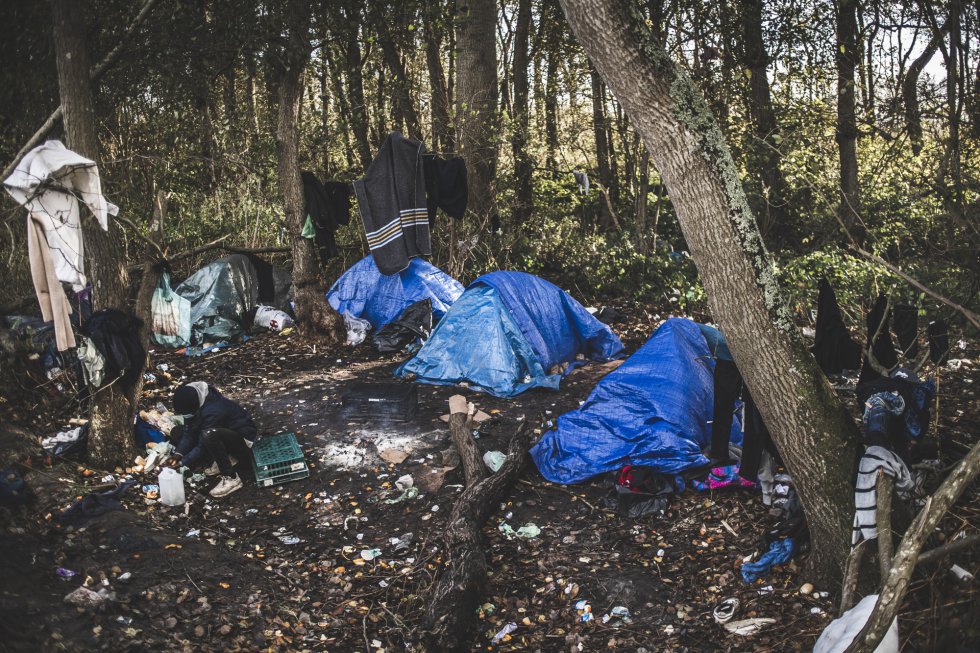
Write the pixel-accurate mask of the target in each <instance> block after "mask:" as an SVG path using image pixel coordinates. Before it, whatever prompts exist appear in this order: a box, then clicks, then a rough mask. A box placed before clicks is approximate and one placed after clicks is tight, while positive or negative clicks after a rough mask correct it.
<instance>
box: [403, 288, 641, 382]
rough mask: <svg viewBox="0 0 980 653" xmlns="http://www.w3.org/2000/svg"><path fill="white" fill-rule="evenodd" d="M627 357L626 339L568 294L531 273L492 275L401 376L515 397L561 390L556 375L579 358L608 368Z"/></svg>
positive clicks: (460, 302) (444, 322) (467, 295)
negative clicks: (533, 391)
mask: <svg viewBox="0 0 980 653" xmlns="http://www.w3.org/2000/svg"><path fill="white" fill-rule="evenodd" d="M622 350H623V344H622V343H621V342H620V341H619V337H618V336H616V334H615V333H613V332H612V331H611V330H610V329H609V327H608V326H606V325H605V324H603V323H602V322H600V321H599V320H597V319H595V318H594V317H592V315H591V314H590V313H589V312H588V311H587V310H585V308H584V307H583V306H582V305H581V304H579V303H578V302H577V301H575V300H574V299H572V298H571V297H570V296H569V295H568V293H566V292H565V291H564V290H562V289H561V288H559V287H557V286H555V285H554V284H551V283H549V282H547V281H545V280H544V279H540V278H538V277H536V276H534V275H532V274H526V273H524V272H491V273H490V274H485V275H483V276H482V277H480V278H479V279H477V280H476V281H474V282H473V283H472V284H471V285H470V286H469V288H467V290H466V292H465V293H464V294H463V296H462V297H460V298H459V300H457V302H456V303H455V304H453V307H452V308H451V309H450V310H449V312H448V313H447V314H446V317H445V318H444V319H443V320H442V321H441V322H440V323H439V325H438V326H437V327H436V328H435V330H433V332H432V335H431V336H429V339H428V340H427V341H426V342H425V344H424V345H423V346H422V349H420V350H419V352H418V353H417V354H416V355H415V356H414V357H413V358H411V359H409V360H407V361H406V362H404V363H403V364H402V365H400V366H399V367H398V368H396V369H395V376H399V377H407V376H410V375H415V380H416V381H419V382H422V383H433V384H438V385H450V384H455V383H459V382H466V383H469V384H470V385H471V386H472V387H473V388H474V389H475V390H480V391H481V392H486V393H489V394H492V395H495V396H498V397H513V396H515V395H517V394H520V393H521V392H524V391H525V390H529V389H530V388H551V389H557V388H558V384H559V382H560V381H561V374H558V373H555V374H549V373H548V372H549V371H550V370H551V369H552V368H553V367H555V366H556V365H560V364H562V363H571V362H573V361H574V360H575V358H576V356H577V355H578V354H583V355H584V356H585V357H586V358H590V359H593V360H608V359H610V358H614V357H615V356H617V355H618V354H619V353H620V352H621V351H622Z"/></svg>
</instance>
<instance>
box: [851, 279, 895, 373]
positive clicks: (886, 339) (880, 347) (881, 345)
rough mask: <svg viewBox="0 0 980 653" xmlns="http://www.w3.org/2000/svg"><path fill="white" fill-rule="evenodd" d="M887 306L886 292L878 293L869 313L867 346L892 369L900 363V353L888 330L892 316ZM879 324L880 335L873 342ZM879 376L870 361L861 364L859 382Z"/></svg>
mask: <svg viewBox="0 0 980 653" xmlns="http://www.w3.org/2000/svg"><path fill="white" fill-rule="evenodd" d="M887 307H888V297H887V296H886V295H884V294H882V295H878V300H877V301H876V302H875V305H874V307H872V309H871V312H870V313H868V340H867V345H866V347H867V348H868V349H870V350H871V353H872V355H873V356H874V358H875V360H876V361H878V363H879V364H880V365H882V366H883V367H884V368H885V369H889V370H890V369H892V368H893V367H895V366H896V365H898V355H897V354H896V353H895V345H894V344H893V343H892V334H891V332H890V331H889V330H888V322H889V318H890V317H891V316H890V315H889V314H887V313H886V312H885V309H886V308H887ZM890 312H891V311H889V312H888V313H890ZM879 325H881V333H879V334H878V337H877V338H875V341H874V342H873V343H872V342H871V339H872V338H874V336H875V333H878V326H879ZM879 378H881V374H879V373H878V372H877V371H875V369H874V368H873V367H871V365H870V364H869V363H868V361H867V360H865V361H864V365H862V366H861V376H860V377H859V378H858V384H862V383H868V382H869V381H874V380H875V379H879Z"/></svg>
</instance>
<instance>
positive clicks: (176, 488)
mask: <svg viewBox="0 0 980 653" xmlns="http://www.w3.org/2000/svg"><path fill="white" fill-rule="evenodd" d="M159 482H160V503H162V504H163V505H165V506H182V505H184V477H183V476H182V475H181V474H180V473H179V472H177V471H176V470H173V469H171V468H170V467H165V468H164V469H163V471H161V472H160V477H159Z"/></svg>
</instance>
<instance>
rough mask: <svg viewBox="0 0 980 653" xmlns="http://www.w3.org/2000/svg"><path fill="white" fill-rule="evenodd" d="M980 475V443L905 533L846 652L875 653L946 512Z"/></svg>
mask: <svg viewBox="0 0 980 653" xmlns="http://www.w3.org/2000/svg"><path fill="white" fill-rule="evenodd" d="M978 472H980V442H977V443H976V444H975V445H973V448H972V449H971V450H970V453H968V454H967V455H966V457H964V458H963V460H961V461H960V462H959V464H957V465H956V468H955V469H953V471H952V472H951V473H950V475H949V476H947V477H946V480H945V481H943V483H942V485H940V486H939V489H938V490H936V492H935V493H934V494H933V495H932V496H930V497H929V498H928V499H927V500H926V505H925V506H924V507H923V508H922V510H920V511H919V514H918V515H917V516H916V518H915V521H914V522H913V523H912V525H911V526H910V527H909V529H908V530H907V531H906V532H905V536H904V537H903V538H902V541H901V543H900V544H899V545H898V550H897V551H896V553H895V558H894V560H893V561H892V566H891V569H890V570H889V573H888V577H887V578H886V580H885V582H884V585H883V587H882V588H881V591H880V593H879V594H878V600H877V602H876V603H875V607H874V610H872V611H871V615H870V616H869V617H868V621H867V623H865V625H864V628H862V629H861V632H860V633H859V634H858V635H857V637H855V638H854V641H853V642H851V645H850V646H848V647H847V650H846V651H845V652H844V653H871V652H872V651H874V650H875V649H876V648H877V647H878V644H880V643H881V639H882V638H883V637H884V636H885V633H886V632H887V631H888V628H889V626H891V623H892V621H893V620H894V619H895V615H897V614H898V609H899V608H900V607H901V605H902V599H903V598H905V593H906V592H907V591H908V588H909V583H910V582H911V579H912V572H913V571H914V570H915V566H916V563H917V562H918V559H919V552H920V551H921V550H922V546H923V545H924V544H925V542H926V540H927V539H928V538H929V536H930V535H932V533H933V531H934V530H935V528H936V526H937V525H938V524H939V522H940V521H941V520H942V518H943V517H944V516H945V515H946V511H948V510H949V509H950V507H952V505H953V504H954V503H956V500H957V499H959V497H960V495H961V494H963V491H964V490H966V488H967V487H969V485H970V484H971V483H972V482H973V479H975V478H976V477H977V473H978Z"/></svg>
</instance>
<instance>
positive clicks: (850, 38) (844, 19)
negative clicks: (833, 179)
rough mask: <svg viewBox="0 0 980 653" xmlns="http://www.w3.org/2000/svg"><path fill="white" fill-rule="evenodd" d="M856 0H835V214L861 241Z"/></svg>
mask: <svg viewBox="0 0 980 653" xmlns="http://www.w3.org/2000/svg"><path fill="white" fill-rule="evenodd" d="M857 4H858V0H838V2H837V136H836V138H837V153H838V158H839V160H840V193H839V196H840V203H839V204H838V207H837V216H838V218H839V219H840V221H841V223H842V224H843V225H844V226H845V227H847V229H848V231H850V233H851V236H852V237H853V238H855V239H856V240H857V241H858V243H859V244H860V243H861V242H862V241H863V239H864V230H863V228H861V227H860V226H859V225H860V224H861V223H860V222H859V221H858V216H859V215H860V214H861V213H860V211H861V198H860V195H859V192H858V161H857V137H858V128H857V117H856V110H855V99H854V69H855V68H857V63H858V61H859V60H860V55H859V53H858V42H857Z"/></svg>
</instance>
